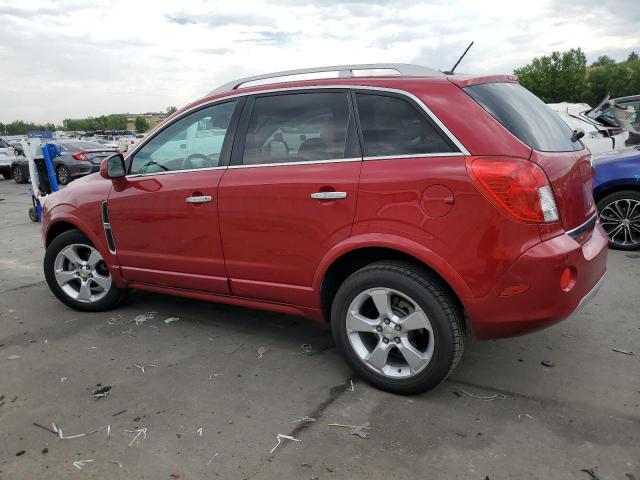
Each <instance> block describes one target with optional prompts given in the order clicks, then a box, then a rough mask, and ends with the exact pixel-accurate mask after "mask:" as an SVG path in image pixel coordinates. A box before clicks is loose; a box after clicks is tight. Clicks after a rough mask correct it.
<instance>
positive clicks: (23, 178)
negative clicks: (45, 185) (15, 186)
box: [11, 165, 29, 183]
mask: <svg viewBox="0 0 640 480" xmlns="http://www.w3.org/2000/svg"><path fill="white" fill-rule="evenodd" d="M11 176H12V177H13V181H14V182H16V183H27V181H28V180H27V179H28V177H29V176H28V175H25V173H24V171H23V170H22V168H21V167H19V166H18V165H16V166H15V167H13V169H12V170H11Z"/></svg>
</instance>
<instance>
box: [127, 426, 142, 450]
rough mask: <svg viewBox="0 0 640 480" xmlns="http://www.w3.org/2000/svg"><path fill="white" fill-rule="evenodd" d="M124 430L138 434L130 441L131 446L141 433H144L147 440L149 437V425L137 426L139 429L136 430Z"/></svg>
mask: <svg viewBox="0 0 640 480" xmlns="http://www.w3.org/2000/svg"><path fill="white" fill-rule="evenodd" d="M124 431H125V432H127V433H135V434H136V435H135V436H134V437H133V440H131V441H130V442H129V445H128V446H129V447H130V446H131V445H133V444H134V443H135V441H136V440H137V439H138V437H139V436H140V435H142V439H143V440H146V439H147V427H145V428H137V429H135V430H124Z"/></svg>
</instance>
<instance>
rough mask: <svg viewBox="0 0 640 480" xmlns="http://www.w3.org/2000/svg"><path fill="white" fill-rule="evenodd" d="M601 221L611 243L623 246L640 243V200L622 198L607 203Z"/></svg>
mask: <svg viewBox="0 0 640 480" xmlns="http://www.w3.org/2000/svg"><path fill="white" fill-rule="evenodd" d="M600 223H602V227H603V228H604V230H605V232H606V233H607V236H608V237H609V241H610V242H611V243H613V244H615V245H619V246H622V247H631V246H635V245H638V244H640V201H638V200H634V199H632V198H622V199H620V200H615V201H613V202H611V203H609V204H607V205H606V206H605V207H604V208H603V209H602V211H601V212H600Z"/></svg>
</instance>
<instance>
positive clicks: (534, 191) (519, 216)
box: [467, 157, 559, 223]
mask: <svg viewBox="0 0 640 480" xmlns="http://www.w3.org/2000/svg"><path fill="white" fill-rule="evenodd" d="M467 171H468V172H469V175H470V176H471V178H472V179H473V180H474V182H475V183H476V185H477V186H478V187H479V189H480V191H481V192H482V193H483V194H484V195H485V196H486V197H487V198H488V199H489V201H490V202H491V203H493V204H494V205H495V206H496V207H497V208H498V209H500V210H502V211H504V212H505V213H507V214H509V215H510V216H511V217H513V218H515V219H516V220H520V221H524V222H532V223H546V222H555V221H557V220H558V219H559V217H558V209H557V207H556V201H555V198H554V196H553V191H552V190H551V185H550V184H549V180H548V179H547V176H546V175H545V173H544V171H543V170H542V168H540V167H539V166H538V165H536V164H535V163H533V162H530V161H529V160H525V159H522V158H513V157H467Z"/></svg>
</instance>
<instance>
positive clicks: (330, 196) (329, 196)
mask: <svg viewBox="0 0 640 480" xmlns="http://www.w3.org/2000/svg"><path fill="white" fill-rule="evenodd" d="M311 198H313V199H314V200H340V199H342V198H347V192H315V193H312V194H311Z"/></svg>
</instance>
